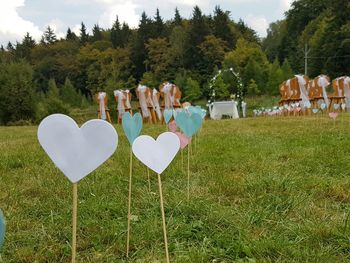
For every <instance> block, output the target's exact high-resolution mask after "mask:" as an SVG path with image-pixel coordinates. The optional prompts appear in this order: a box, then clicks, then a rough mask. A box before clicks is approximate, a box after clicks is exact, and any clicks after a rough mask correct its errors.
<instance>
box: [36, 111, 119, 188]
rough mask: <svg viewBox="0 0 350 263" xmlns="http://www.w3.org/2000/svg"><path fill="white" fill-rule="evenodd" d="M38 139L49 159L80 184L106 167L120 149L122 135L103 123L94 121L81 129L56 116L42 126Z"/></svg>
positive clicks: (71, 120)
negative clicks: (99, 169)
mask: <svg viewBox="0 0 350 263" xmlns="http://www.w3.org/2000/svg"><path fill="white" fill-rule="evenodd" d="M38 139H39V142H40V144H41V146H42V147H43V148H44V150H45V152H46V153H47V155H48V156H49V157H50V159H51V160H52V161H53V162H54V164H55V165H56V166H57V167H58V169H60V170H61V171H62V172H63V174H64V175H65V176H66V177H67V178H68V179H69V180H70V181H71V182H72V183H76V182H78V181H80V180H81V179H82V178H84V177H85V176H87V175H88V174H89V173H91V172H92V171H94V170H95V169H96V168H97V167H99V166H100V165H101V164H102V163H104V162H105V161H106V160H107V159H108V158H109V157H110V156H111V155H112V154H113V153H114V151H115V150H116V149H117V146H118V134H117V132H116V130H115V129H114V127H113V126H112V125H111V124H110V123H108V122H106V121H103V120H90V121H88V122H86V123H84V124H83V125H82V126H81V128H79V127H78V125H77V124H76V122H75V121H74V120H73V119H72V118H70V117H68V116H66V115H63V114H53V115H50V116H48V117H46V118H45V119H43V120H42V122H41V123H40V125H39V128H38Z"/></svg>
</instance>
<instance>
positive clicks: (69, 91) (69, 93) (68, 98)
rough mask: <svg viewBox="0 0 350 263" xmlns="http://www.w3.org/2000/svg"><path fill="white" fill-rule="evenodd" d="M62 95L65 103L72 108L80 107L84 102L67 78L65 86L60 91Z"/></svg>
mask: <svg viewBox="0 0 350 263" xmlns="http://www.w3.org/2000/svg"><path fill="white" fill-rule="evenodd" d="M60 95H61V98H62V100H63V102H65V103H68V104H69V105H70V106H75V107H79V106H80V105H81V102H82V97H81V96H80V94H79V93H78V92H77V90H76V89H75V88H74V86H73V84H72V82H71V81H70V80H69V78H66V80H65V82H64V85H63V86H62V88H61V90H60Z"/></svg>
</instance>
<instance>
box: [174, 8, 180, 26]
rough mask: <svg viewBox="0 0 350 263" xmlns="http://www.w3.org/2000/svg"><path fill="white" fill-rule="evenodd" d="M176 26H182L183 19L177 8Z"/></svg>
mask: <svg viewBox="0 0 350 263" xmlns="http://www.w3.org/2000/svg"><path fill="white" fill-rule="evenodd" d="M174 24H175V25H176V26H181V25H182V17H181V16H180V12H179V9H177V7H176V8H175V16H174Z"/></svg>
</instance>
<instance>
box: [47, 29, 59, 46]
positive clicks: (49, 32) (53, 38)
mask: <svg viewBox="0 0 350 263" xmlns="http://www.w3.org/2000/svg"><path fill="white" fill-rule="evenodd" d="M56 41H57V37H56V34H55V32H54V31H53V29H52V28H51V27H50V26H48V27H47V28H46V31H45V32H44V42H45V43H46V44H53V43H55V42H56Z"/></svg>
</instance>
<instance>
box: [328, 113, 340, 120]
mask: <svg viewBox="0 0 350 263" xmlns="http://www.w3.org/2000/svg"><path fill="white" fill-rule="evenodd" d="M328 115H329V117H330V118H332V119H333V120H335V119H336V118H337V116H338V112H330V113H329V114H328Z"/></svg>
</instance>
